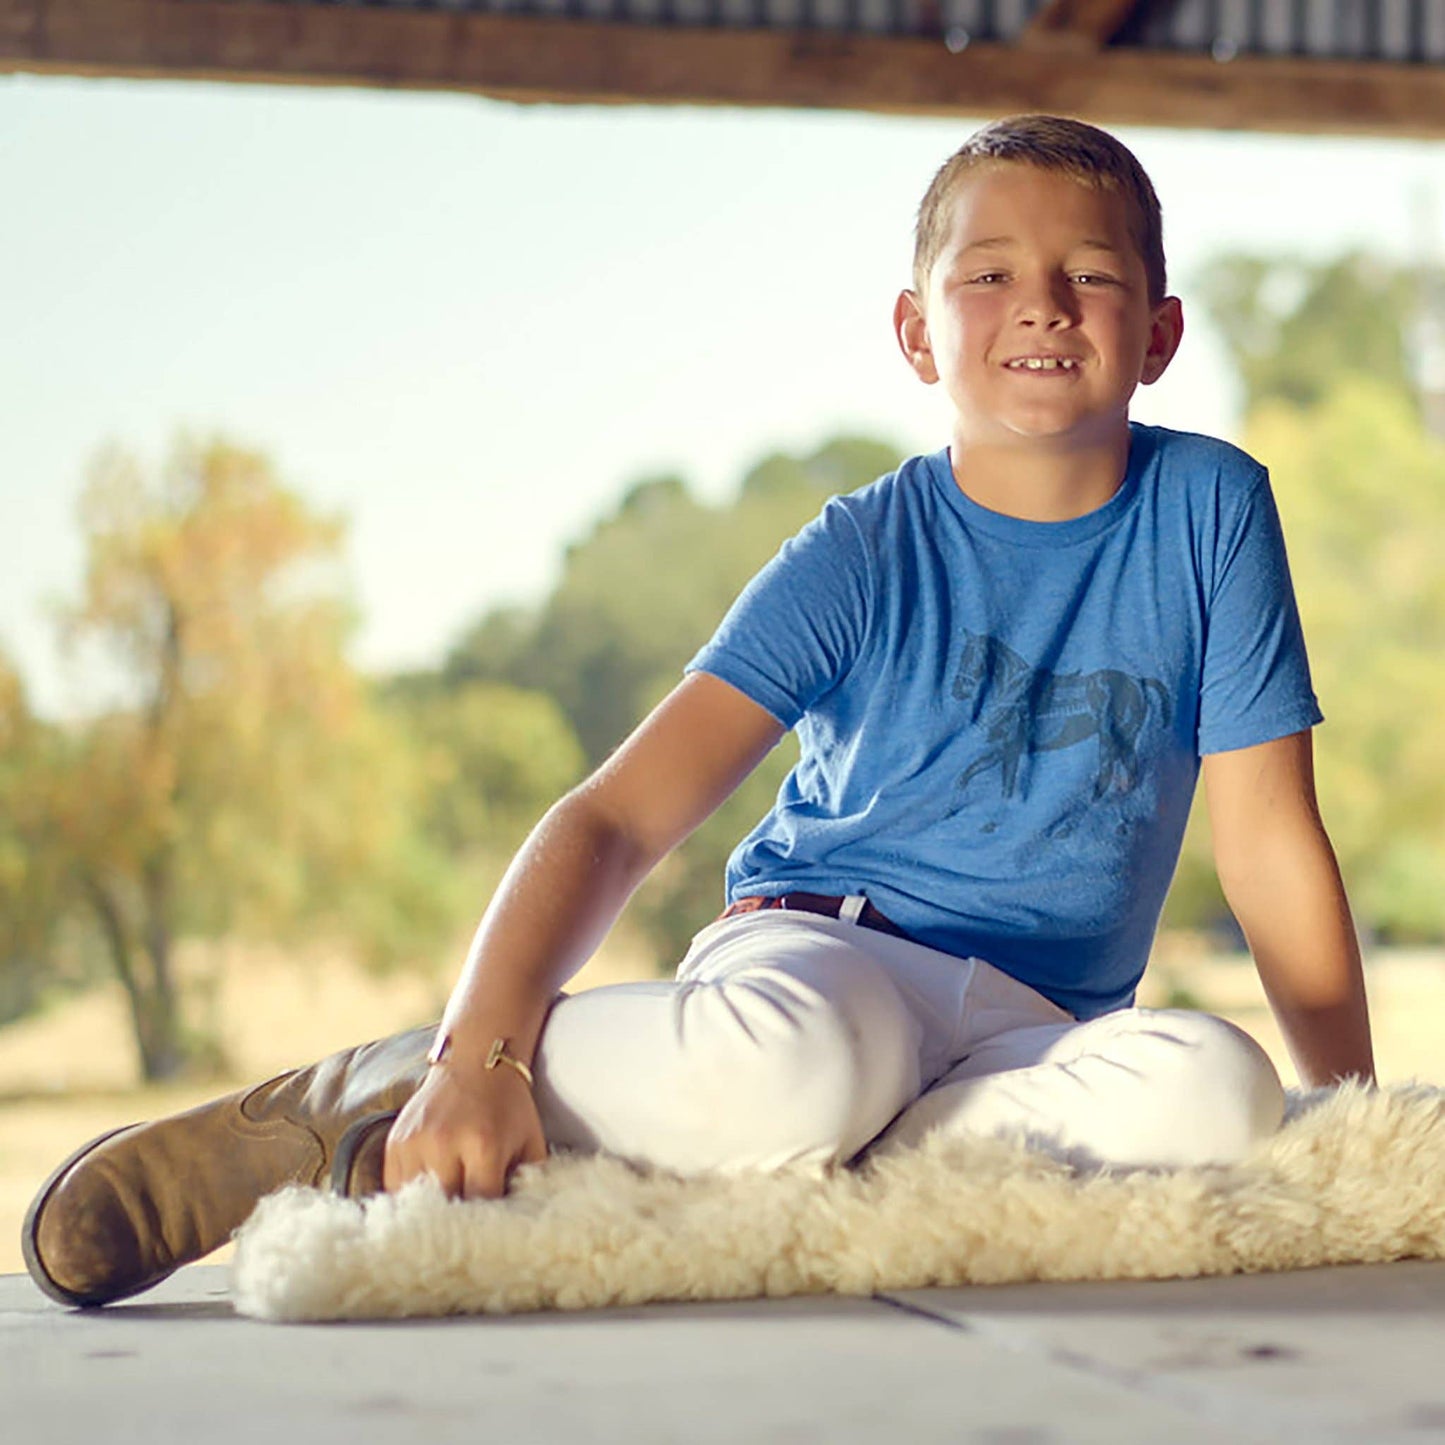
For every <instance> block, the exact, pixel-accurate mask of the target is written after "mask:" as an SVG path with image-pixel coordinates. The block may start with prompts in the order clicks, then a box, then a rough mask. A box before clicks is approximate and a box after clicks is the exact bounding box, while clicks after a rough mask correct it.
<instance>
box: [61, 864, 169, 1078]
mask: <svg viewBox="0 0 1445 1445" xmlns="http://www.w3.org/2000/svg"><path fill="white" fill-rule="evenodd" d="M83 881H84V885H85V892H86V896H87V897H88V898H89V900H90V903H91V906H92V907H93V908H94V909H95V913H96V917H97V918H98V919H99V922H100V928H101V932H102V933H103V934H104V935H105V941H106V946H107V948H108V949H109V951H110V958H111V963H112V964H113V965H114V967H115V972H116V977H117V978H119V979H120V982H121V987H122V988H124V989H125V993H126V999H127V1001H128V1002H129V1004H130V1017H131V1030H132V1034H133V1036H134V1038H135V1044H136V1052H137V1054H138V1056H139V1061H140V1070H141V1077H142V1078H143V1079H144V1080H145V1081H146V1082H147V1083H159V1082H161V1081H163V1080H166V1079H173V1078H175V1077H177V1075H179V1074H181V1073H182V1072H183V1071H184V1070H185V1066H186V1050H185V1044H184V1041H183V1039H182V1037H181V1030H180V1017H179V1011H178V1009H177V1006H176V996H175V982H174V979H173V978H172V975H171V967H170V935H169V930H168V929H167V928H166V927H165V925H164V920H163V919H161V920H157V919H155V918H154V917H152V918H148V920H147V923H148V927H147V930H146V946H145V948H144V949H138V948H137V947H136V945H135V943H134V941H133V939H132V936H131V930H130V928H128V927H127V926H126V920H125V916H124V911H123V909H122V906H121V903H120V901H119V900H118V899H117V898H116V897H115V895H114V894H113V893H112V892H111V891H110V890H109V889H108V888H106V886H105V885H104V884H103V883H102V882H101V881H100V880H99V879H98V878H95V877H94V876H91V875H87V876H86V877H85V879H84V880H83ZM148 891H149V890H148ZM149 911H150V910H149V909H148V910H147V912H149Z"/></svg>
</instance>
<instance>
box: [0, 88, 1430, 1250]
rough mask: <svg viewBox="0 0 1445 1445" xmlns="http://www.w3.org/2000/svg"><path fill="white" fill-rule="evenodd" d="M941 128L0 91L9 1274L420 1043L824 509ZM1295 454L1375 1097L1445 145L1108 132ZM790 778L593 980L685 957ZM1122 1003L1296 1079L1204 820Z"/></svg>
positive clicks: (382, 100)
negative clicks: (207, 1148)
mask: <svg viewBox="0 0 1445 1445" xmlns="http://www.w3.org/2000/svg"><path fill="white" fill-rule="evenodd" d="M970 129H972V126H971V125H969V124H957V123H953V122H941V121H926V120H911V119H885V118H879V117H867V116H857V115H817V114H803V113H787V112H751V113H740V112H732V111H723V110H718V111H703V110H689V109H684V108H674V109H666V108H662V109H659V108H650V109H647V110H620V109H605V110H604V109H589V108H586V107H569V108H549V107H531V108H525V109H524V108H519V107H512V106H507V105H504V104H501V103H498V102H491V101H485V100H479V99H472V98H467V97H457V96H427V95H415V94H413V95H390V94H385V93H382V92H373V93H353V92H347V91H340V90H337V91H301V92H296V91H281V90H266V89H262V88H257V87H245V88H240V87H236V88H225V87H219V86H208V85H204V84H183V83H163V82H148V83H146V84H144V85H141V84H137V83H134V82H126V81H118V80H117V81H80V80H68V79H39V78H27V77H19V76H15V77H6V78H3V79H0V198H3V199H0V206H3V224H0V317H3V321H0V537H3V538H4V542H3V547H4V552H3V558H4V562H3V567H0V1268H3V1269H18V1268H20V1262H19V1254H18V1250H17V1249H15V1248H14V1245H13V1242H14V1240H15V1238H16V1228H17V1227H18V1221H19V1217H20V1214H21V1212H22V1211H23V1209H24V1206H25V1204H26V1202H27V1201H28V1199H29V1196H30V1194H31V1193H32V1192H33V1190H34V1188H35V1187H36V1186H37V1185H38V1183H39V1181H40V1179H41V1178H42V1177H43V1176H44V1174H45V1173H46V1172H48V1170H49V1169H50V1167H51V1166H52V1165H53V1164H54V1163H55V1162H56V1161H57V1160H58V1159H59V1158H60V1157H61V1156H62V1155H64V1154H65V1153H66V1152H68V1151H69V1150H70V1149H71V1148H73V1147H74V1146H75V1145H77V1144H78V1143H80V1142H82V1141H83V1140H84V1139H85V1138H87V1137H89V1136H90V1135H91V1134H93V1133H95V1132H98V1131H99V1130H100V1129H102V1128H106V1127H112V1126H114V1125H116V1124H120V1123H125V1122H129V1121H130V1120H132V1119H135V1118H142V1117H148V1116H151V1115H153V1114H155V1113H157V1112H160V1111H162V1110H166V1109H170V1108H173V1107H177V1106H180V1105H182V1104H186V1103H189V1102H191V1101H193V1100H194V1099H198V1098H200V1097H203V1096H206V1095H209V1094H211V1093H214V1092H216V1091H217V1090H218V1089H219V1088H221V1087H225V1086H226V1085H227V1084H228V1083H229V1082H231V1081H236V1082H240V1081H243V1080H245V1079H248V1078H251V1077H253V1076H255V1077H259V1076H261V1075H263V1074H265V1073H266V1072H269V1071H274V1070H277V1069H280V1068H284V1067H288V1066H290V1065H293V1064H297V1063H301V1062H305V1061H307V1060H309V1059H310V1058H311V1057H313V1056H316V1055H319V1054H320V1053H323V1052H325V1051H327V1050H329V1049H331V1048H334V1047H340V1046H342V1045H345V1044H349V1043H353V1042H356V1041H358V1040H360V1039H361V1038H363V1037H371V1036H375V1035H378V1034H381V1033H387V1032H391V1031H394V1030H395V1029H399V1028H402V1027H406V1026H409V1025H411V1024H413V1023H417V1022H421V1021H423V1020H425V1019H426V1018H428V1017H430V1016H433V1015H435V1013H436V1012H437V1011H438V1010H439V1009H440V1007H441V1004H442V1002H443V1001H444V999H445V997H446V994H447V992H448V990H449V987H450V984H451V981H452V977H453V975H454V973H455V970H456V968H457V967H458V965H459V963H460V958H461V954H462V951H463V949H464V948H465V944H466V940H467V937H468V935H469V933H470V929H471V927H472V925H473V924H474V923H475V920H476V918H477V916H478V914H479V913H480V911H481V909H482V908H483V907H484V905H485V903H486V901H487V898H488V895H489V892H490V890H491V888H492V887H493V886H494V884H495V882H496V880H497V878H498V877H499V875H500V871H501V869H502V868H503V867H504V866H505V863H506V860H507V858H508V856H509V855H510V852H511V850H512V849H513V848H514V847H515V846H516V844H517V843H518V842H519V841H520V839H521V837H522V836H523V835H524V833H525V832H526V830H527V829H528V827H529V826H530V825H531V824H532V823H533V822H534V821H535V820H536V819H537V817H538V816H539V815H540V814H541V812H542V811H543V810H544V809H545V808H546V807H547V806H548V804H549V803H550V802H552V801H553V800H554V799H555V798H556V797H557V796H558V795H559V794H560V792H562V791H563V790H564V789H565V788H567V787H569V786H570V785H571V784H572V783H574V782H576V781H578V780H579V779H580V778H581V777H582V776H583V775H584V774H585V772H586V771H587V770H588V769H589V768H590V767H591V766H593V765H594V764H596V763H597V762H598V761H599V760H600V759H601V758H602V757H603V756H605V754H606V753H607V752H608V751H609V750H610V749H611V748H612V747H613V746H614V745H615V743H616V742H617V741H618V740H619V739H620V738H621V736H622V735H623V734H624V733H625V732H626V731H627V729H628V728H629V727H630V726H631V724H632V723H633V722H634V721H635V720H636V719H637V718H639V717H640V716H641V715H642V713H643V712H644V711H645V710H646V709H647V708H648V707H649V706H650V705H651V704H652V703H653V702H655V701H656V700H657V699H658V698H659V697H661V696H662V695H663V693H665V692H666V691H667V689H668V688H669V687H670V686H671V685H672V684H673V682H674V681H675V680H676V679H677V677H678V675H679V672H680V669H681V667H682V665H683V664H684V663H685V662H686V660H687V659H688V658H689V657H690V656H691V654H692V653H693V651H695V650H696V648H697V647H698V646H700V645H701V643H702V642H703V641H705V640H706V638H707V637H708V635H709V633H710V631H711V629H712V627H713V626H714V624H715V623H716V621H717V619H718V618H719V616H720V615H721V613H722V611H723V610H724V608H725V607H726V606H727V604H728V602H729V601H730V600H731V598H732V597H733V595H734V594H735V593H736V592H737V591H738V589H739V588H740V587H741V586H742V585H743V583H744V582H745V581H746V580H747V578H748V577H749V576H750V575H751V574H752V572H753V571H755V570H756V569H757V567H758V566H759V565H761V563H762V562H763V561H765V560H766V559H767V558H768V557H769V556H770V555H771V554H772V552H773V551H774V549H775V548H776V546H777V545H778V543H779V541H780V540H781V539H782V538H783V537H785V536H787V535H788V534H789V533H791V532H792V531H794V530H796V528H797V527H799V526H800V525H801V524H802V523H803V522H804V521H806V520H807V519H808V518H809V517H810V516H811V515H812V514H813V513H814V512H816V510H817V509H818V507H819V506H820V505H821V503H822V501H823V500H824V498H826V497H827V496H829V495H830V494H832V493H834V492H838V491H843V490H849V489H851V488H854V487H856V486H860V485H863V484H864V483H866V482H869V481H871V480H873V478H874V477H876V476H877V475H879V474H880V473H881V472H883V471H885V470H888V469H889V468H891V467H892V466H893V465H894V464H895V463H896V462H897V460H898V459H900V458H901V457H903V456H905V455H908V454H910V453H912V452H916V451H921V450H933V449H935V448H937V447H939V446H941V445H943V444H944V442H945V441H946V431H945V425H946V411H945V410H944V408H943V406H942V404H941V403H940V402H939V400H938V398H937V397H935V396H934V395H933V394H932V393H931V392H930V391H929V390H928V389H927V388H923V387H920V386H919V385H918V384H917V383H916V381H915V380H914V379H913V377H912V376H911V374H910V373H909V372H908V370H907V368H906V366H905V365H904V363H903V361H902V359H901V358H900V357H899V356H898V354H897V351H896V348H895V345H894V342H893V339H892V335H891V328H890V322H889V317H890V313H891V308H892V303H893V298H894V296H895V294H896V292H897V291H898V289H899V288H900V287H902V286H905V285H907V284H908V278H909V265H910V260H911V227H912V220H913V210H914V208H915V206H916V204H917V201H918V198H919V196H920V195H921V194H922V191H923V189H924V188H925V186H926V185H927V182H928V180H929V178H930V177H931V175H932V173H933V171H934V169H935V168H936V167H937V165H938V164H939V163H940V162H941V161H942V160H943V159H944V158H945V157H946V156H947V155H948V154H949V153H950V152H951V151H952V150H953V149H954V148H955V147H956V146H957V145H958V144H959V143H960V141H961V140H962V139H963V137H964V136H965V135H966V134H967V132H968V131H969V130H970ZM1120 133H1121V134H1122V135H1123V137H1124V139H1125V140H1126V141H1127V142H1128V143H1129V144H1130V145H1131V146H1133V147H1134V148H1135V150H1136V151H1137V153H1138V154H1139V156H1140V158H1141V159H1142V160H1143V162H1144V164H1145V166H1146V167H1147V168H1148V169H1149V170H1150V172H1151V174H1152V176H1153V178H1154V181H1155V184H1156V186H1157V188H1158V190H1159V193H1160V196H1161V199H1162V201H1163V205H1164V214H1165V236H1166V244H1167V246H1168V250H1169V256H1170V264H1171V288H1172V289H1173V290H1175V291H1176V292H1177V293H1178V294H1180V295H1181V296H1182V297H1183V298H1184V304H1185V312H1186V317H1187V322H1188V333H1187V336H1186V340H1185V343H1184V348H1183V351H1182V353H1181V356H1180V358H1179V360H1178V361H1177V362H1176V363H1175V366H1174V367H1173V368H1172V369H1171V371H1170V373H1169V374H1168V375H1167V376H1166V377H1165V378H1164V379H1163V380H1162V381H1161V382H1160V383H1159V384H1158V385H1157V386H1155V387H1153V388H1150V389H1148V390H1145V391H1141V392H1140V394H1139V396H1138V398H1137V405H1136V408H1135V415H1136V416H1137V417H1138V418H1139V419H1141V420H1144V421H1149V422H1156V423H1160V424H1164V425H1169V426H1174V427H1179V428H1182V429H1188V430H1201V431H1210V432H1214V433H1216V434H1221V435H1225V436H1228V437H1229V438H1231V439H1233V440H1235V441H1238V442H1240V443H1241V444H1242V445H1244V446H1246V447H1247V448H1249V449H1250V450H1251V451H1252V452H1254V453H1255V454H1256V455H1257V456H1259V457H1260V458H1261V459H1262V460H1263V461H1265V462H1266V463H1267V464H1268V465H1269V467H1270V468H1271V471H1272V474H1273V477H1274V483H1275V487H1276V490H1277V494H1278V497H1279V501H1280V507H1281V511H1282V514H1283V516H1284V522H1285V527H1286V533H1287V537H1288V542H1289V546H1290V552H1291V558H1292V562H1293V567H1294V573H1295V581H1296V587H1297V589H1298V591H1299V594H1300V597H1301V604H1302V610H1303V613H1304V618H1305V625H1306V630H1307V635H1308V638H1309V642H1310V647H1311V653H1312V658H1313V663H1314V668H1315V676H1316V686H1317V689H1318V691H1319V693H1320V696H1321V699H1322V703H1323V706H1324V709H1325V712H1326V714H1327V718H1328V721H1327V722H1326V724H1325V725H1324V726H1323V727H1322V728H1321V729H1320V730H1319V733H1318V737H1317V750H1318V760H1319V761H1318V767H1319V778H1320V790H1321V796H1322V803H1323V807H1324V811H1325V815H1326V821H1327V823H1328V825H1329V827H1330V830H1331V833H1332V836H1333V838H1334V840H1335V843H1336V846H1337V849H1338V851H1339V853H1340V856H1341V861H1342V863H1343V866H1344V868H1345V871H1346V874H1347V879H1348V882H1349V885H1350V888H1351V893H1352V898H1353V901H1354V905H1355V909H1356V915H1357V923H1358V926H1359V929H1360V932H1361V936H1362V938H1363V940H1364V942H1365V945H1366V949H1367V953H1368V958H1369V969H1370V988H1371V996H1372V1004H1373V1008H1374V1013H1375V1020H1376V1030H1377V1043H1378V1052H1379V1062H1380V1070H1381V1076H1382V1077H1383V1078H1386V1079H1401V1078H1408V1077H1411V1076H1416V1077H1422V1078H1429V1079H1431V1080H1433V1081H1434V1082H1441V1081H1442V1071H1441V1067H1440V1061H1441V1056H1442V1049H1441V1038H1442V1029H1445V886H1442V879H1445V729H1442V728H1441V726H1440V721H1439V720H1440V718H1441V716H1442V714H1445V667H1442V665H1441V664H1442V658H1445V567H1442V566H1441V563H1440V557H1439V551H1440V546H1441V539H1442V538H1445V441H1442V433H1445V281H1442V269H1441V263H1442V248H1441V239H1440V237H1441V231H1440V227H1441V224H1442V220H1445V215H1442V208H1445V158H1442V156H1441V154H1440V150H1439V147H1438V146H1431V145H1428V144H1426V143H1423V142H1420V143H1411V142H1404V141H1392V142H1383V141H1365V140H1344V139H1321V138H1281V137H1266V136H1262V135H1223V134H1215V133H1204V132H1197V131H1196V132H1191V133H1188V134H1185V133H1171V132H1168V131H1163V130H1143V129H1140V130H1124V131H1121V132H1120ZM791 756H792V754H791V750H790V746H789V745H787V744H785V745H784V747H783V748H781V749H779V751H778V754H777V756H775V757H774V758H772V759H770V760H769V762H768V763H767V764H766V765H765V766H764V767H763V768H762V769H761V770H760V771H759V773H758V774H757V775H756V776H755V777H754V778H752V779H751V780H749V782H748V783H747V784H746V785H745V786H744V787H743V789H742V790H741V791H740V792H739V794H738V795H737V796H736V797H735V798H734V799H732V800H731V801H730V802H729V803H728V804H727V805H726V806H725V807H724V808H723V809H722V810H721V811H720V813H719V814H718V815H717V816H716V817H715V818H714V819H712V820H711V821H710V822H709V823H708V824H707V825H706V826H705V827H704V828H703V829H702V830H701V832H700V833H699V834H698V835H697V836H696V837H695V838H694V839H693V840H692V841H691V842H690V843H689V844H688V845H687V846H686V847H685V848H684V849H683V850H682V851H681V852H680V853H679V854H678V855H676V856H675V857H673V858H672V859H669V860H668V861H667V863H666V864H665V865H664V866H663V867H662V868H661V869H659V870H658V873H657V874H656V876H655V877H654V878H653V879H651V880H650V881H649V882H648V884H647V885H646V886H645V887H644V889H643V890H642V891H641V893H640V894H639V895H638V897H637V899H636V900H635V902H634V904H633V906H632V907H631V908H630V910H629V912H628V914H627V916H626V917H625V918H624V920H623V921H622V923H621V924H620V925H619V927H618V928H617V930H615V932H614V935H613V937H612V938H611V939H609V941H608V943H607V944H606V946H605V947H604V948H603V950H602V951H601V953H600V954H599V956H598V958H597V959H596V960H595V961H594V963H593V964H592V965H590V966H589V968H588V970H587V971H586V972H585V973H584V975H583V976H582V978H581V979H579V984H582V985H586V984H589V983H595V982H599V981H607V980H612V979H618V978H626V977H641V976H649V975H655V974H657V973H659V972H667V971H669V970H670V969H671V967H672V966H673V965H674V964H675V962H676V960H677V958H678V957H679V956H680V954H681V952H682V951H683V949H684V948H685V947H686V943H687V939H688V937H689V936H690V934H691V932H692V931H693V930H694V929H696V928H697V927H698V926H700V925H701V924H702V923H703V922H705V921H706V920H707V919H709V918H710V917H712V916H713V915H714V914H716V912H717V911H718V909H719V907H720V906H721V876H722V866H723V862H724V860H725V858H726V856H727V853H728V851H729V850H730V848H731V846H732V844H733V842H735V841H736V839H737V838H738V837H739V836H740V835H741V833H742V832H744V831H745V830H746V829H747V828H748V827H749V826H750V825H751V823H752V822H753V821H754V820H755V819H756V818H757V816H758V815H759V814H760V813H761V812H762V811H763V810H764V809H765V808H766V806H767V804H768V802H769V801H770V799H771V796H772V793H773V791H774V790H775V789H776V787H777V784H778V781H779V779H780V778H781V776H782V774H783V772H784V771H785V770H786V768H787V766H788V765H789V763H790V761H791ZM1164 923H1165V927H1164V930H1163V931H1162V933H1161V935H1160V939H1159V944H1158V948H1157V950H1156V957H1155V959H1154V961H1153V963H1152V964H1151V970H1150V975H1149V978H1148V979H1147V981H1146V993H1145V995H1144V1001H1146V1002H1154V1003H1160V1002H1170V1003H1176V1004H1192V1005H1198V1006H1202V1007H1208V1008H1212V1009H1215V1010H1217V1011H1220V1012H1223V1013H1226V1014H1227V1015H1228V1016H1230V1017H1233V1018H1236V1019H1238V1020H1239V1021H1240V1022H1242V1023H1244V1024H1245V1026H1246V1027H1248V1028H1250V1029H1251V1030H1252V1031H1254V1032H1255V1033H1256V1034H1257V1035H1258V1036H1259V1037H1261V1039H1262V1040H1263V1041H1264V1042H1265V1043H1266V1046H1267V1047H1269V1048H1270V1049H1271V1051H1272V1053H1273V1054H1274V1055H1275V1057H1276V1060H1277V1062H1278V1063H1279V1064H1280V1066H1281V1069H1282V1072H1284V1073H1285V1074H1286V1077H1287V1078H1289V1079H1292V1077H1293V1075H1292V1070H1291V1069H1290V1066H1289V1063H1288V1059H1287V1057H1286V1056H1285V1055H1284V1052H1283V1050H1282V1048H1281V1046H1280V1042H1279V1039H1278V1036H1277V1034H1275V1033H1274V1031H1273V1027H1272V1024H1271V1023H1270V1022H1269V1020H1268V1017H1267V1012H1266V1011H1265V1009H1264V1007H1263V1000H1262V997H1261V995H1260V992H1259V986H1258V983H1257V981H1256V980H1255V977H1254V974H1253V970H1252V968H1251V967H1250V966H1249V963H1248V960H1247V958H1246V957H1245V955H1244V954H1243V953H1242V952H1241V948H1240V941H1239V938H1238V935H1237V932H1236V931H1235V929H1234V928H1233V925H1232V922H1231V920H1230V918H1229V915H1228V912H1227V910H1226V909H1225V907H1224V905H1223V902H1222V900H1221V898H1220V895H1219V892H1218V889H1217V886H1216V884H1215V882H1214V878H1213V872H1212V869H1211V867H1210V864H1209V853H1208V840H1207V825H1206V820H1204V819H1203V818H1202V817H1196V819H1195V820H1194V821H1193V823H1191V829H1190V835H1189V839H1188V843H1187V846H1186V850H1185V856H1184V858H1183V861H1182V863H1181V865H1180V869H1179V873H1178V877H1177V880H1176V885H1175V888H1174V890H1173V893H1172V894H1171V897H1170V900H1169V904H1168V908H1167V910H1166V915H1165V920H1164Z"/></svg>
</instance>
